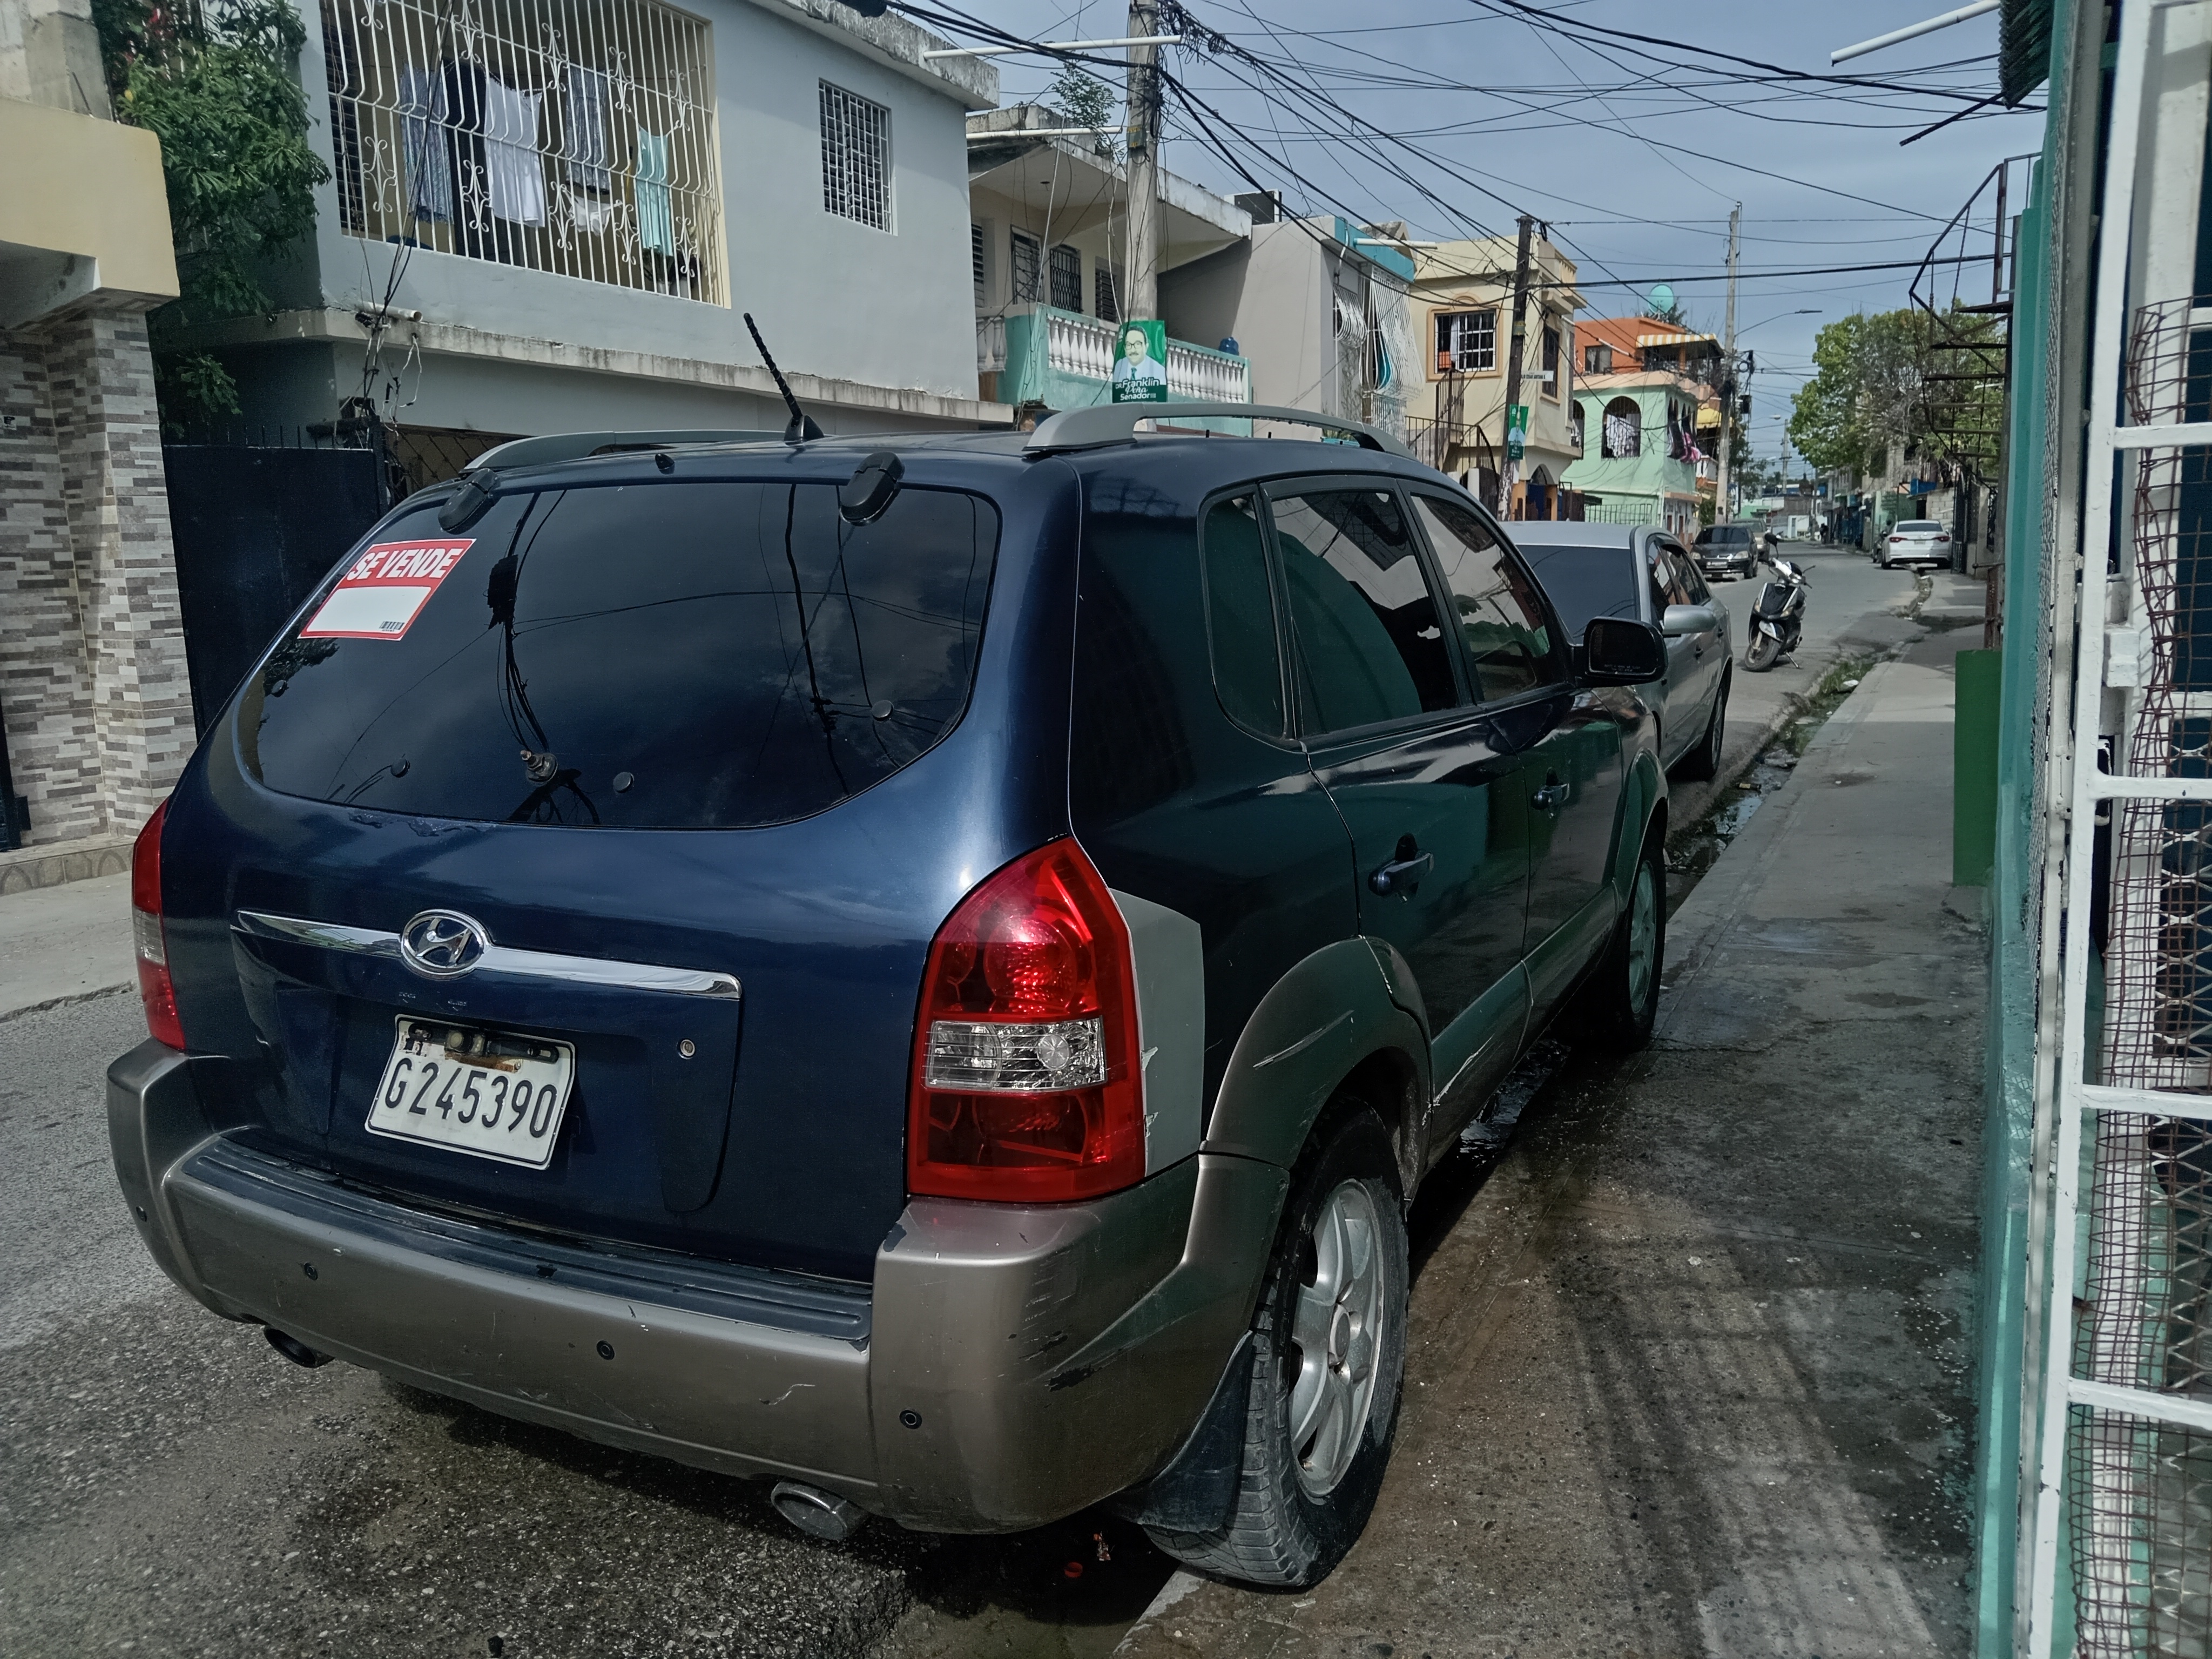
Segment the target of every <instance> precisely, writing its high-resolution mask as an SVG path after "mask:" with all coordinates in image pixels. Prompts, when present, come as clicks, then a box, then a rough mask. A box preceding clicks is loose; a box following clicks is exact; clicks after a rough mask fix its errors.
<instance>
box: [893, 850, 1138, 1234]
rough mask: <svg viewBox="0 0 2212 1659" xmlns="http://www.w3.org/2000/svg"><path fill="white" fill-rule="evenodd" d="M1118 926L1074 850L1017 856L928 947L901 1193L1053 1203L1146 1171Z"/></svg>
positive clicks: (1133, 1006)
mask: <svg viewBox="0 0 2212 1659" xmlns="http://www.w3.org/2000/svg"><path fill="white" fill-rule="evenodd" d="M1137 1038H1138V1032H1137V987H1136V976H1135V972H1134V969H1133V967H1132V964H1131V959H1130V955H1129V930H1128V927H1127V924H1125V923H1124V922H1123V921H1122V920H1121V910H1120V908H1118V907H1117V906H1116V905H1115V902H1114V898H1113V895H1112V894H1110V893H1109V892H1108V891H1107V890H1106V884H1105V882H1104V881H1103V879H1101V878H1100V877H1099V874H1098V872H1097V870H1095V869H1093V868H1092V867H1091V860H1089V859H1087V858H1085V857H1084V855H1083V850H1082V848H1079V847H1078V846H1077V845H1076V844H1075V843H1074V842H1073V841H1056V842H1051V843H1050V844H1048V845H1047V846H1044V847H1041V848H1037V850H1036V852H1034V853H1030V854H1025V855H1024V856H1023V857H1021V858H1018V859H1016V860H1014V861H1013V862H1012V864H1009V865H1008V866H1006V868H1004V869H1003V870H1000V872H998V873H997V874H995V875H994V876H992V877H990V878H988V879H987V880H986V881H984V882H983V883H982V884H981V885H979V886H977V887H976V888H975V890H974V891H973V892H971V893H969V895H968V896H967V897H966V898H964V899H963V900H962V901H961V902H960V904H959V906H958V908H956V909H955V910H954V911H953V912H952V915H951V916H950V917H948V918H947V919H946V921H945V926H944V927H941V928H939V930H938V933H937V938H936V939H935V941H934V942H933V944H932V945H930V947H929V965H928V968H927V970H926V971H925V973H924V975H923V978H922V987H921V1018H920V1019H919V1020H917V1021H916V1022H915V1044H914V1071H913V1079H912V1082H911V1085H910V1086H909V1089H908V1103H907V1140H906V1171H907V1188H908V1191H910V1192H914V1193H917V1194H927V1195H928V1196H931V1197H936V1198H980V1199H993V1200H1000V1201H1002V1202H1010V1203H1054V1202H1059V1201H1064V1200H1069V1199H1079V1198H1092V1197H1096V1196H1097V1194H1101V1193H1110V1192H1114V1191H1116V1190H1118V1189H1119V1188H1123V1187H1128V1186H1133V1185H1134V1184H1135V1183H1136V1182H1139V1181H1140V1180H1142V1179H1143V1178H1144V1174H1145V1084H1144V1068H1143V1066H1142V1065H1141V1064H1140V1063H1139V1055H1138V1047H1137Z"/></svg>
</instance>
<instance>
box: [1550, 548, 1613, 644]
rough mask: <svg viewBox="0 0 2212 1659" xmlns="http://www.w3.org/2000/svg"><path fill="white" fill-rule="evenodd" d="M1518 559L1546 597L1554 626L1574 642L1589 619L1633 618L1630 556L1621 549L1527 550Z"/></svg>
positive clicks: (1580, 636) (1586, 626) (1580, 635)
mask: <svg viewBox="0 0 2212 1659" xmlns="http://www.w3.org/2000/svg"><path fill="white" fill-rule="evenodd" d="M1521 555H1522V557H1523V558H1525V559H1527V560H1528V568H1530V569H1531V570H1533V571H1534V572H1535V573H1536V580H1537V582H1538V584H1539V585H1540V586H1541V587H1542V588H1543V590H1544V591H1545V592H1547V593H1548V594H1550V595H1551V596H1552V605H1553V608H1554V609H1555V610H1557V611H1559V626H1560V627H1561V628H1563V629H1565V630H1566V635H1567V637H1568V638H1569V639H1570V640H1579V639H1581V638H1582V636H1583V629H1587V628H1588V627H1589V625H1590V618H1592V617H1627V618H1628V620H1629V621H1631V622H1635V621H1636V620H1638V613H1637V604H1636V557H1635V555H1633V554H1632V553H1631V552H1630V551H1629V550H1627V549H1626V548H1625V547H1547V546H1544V545H1542V544H1538V545H1536V546H1534V547H1531V546H1528V545H1527V544H1523V545H1522V549H1521Z"/></svg>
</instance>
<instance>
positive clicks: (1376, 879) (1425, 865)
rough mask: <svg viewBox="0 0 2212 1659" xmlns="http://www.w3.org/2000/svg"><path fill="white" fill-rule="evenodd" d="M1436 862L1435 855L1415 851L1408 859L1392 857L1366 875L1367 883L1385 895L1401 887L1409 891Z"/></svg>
mask: <svg viewBox="0 0 2212 1659" xmlns="http://www.w3.org/2000/svg"><path fill="white" fill-rule="evenodd" d="M1436 862H1437V855H1436V854H1433V853H1417V854H1414V855H1413V857H1412V858H1409V859H1394V860H1391V861H1390V862H1389V863H1388V864H1386V865H1384V866H1383V867H1382V868H1381V869H1379V870H1377V871H1376V872H1375V873H1374V874H1373V875H1371V876H1370V877H1368V878H1367V884H1368V885H1369V886H1370V887H1371V888H1373V889H1374V890H1376V892H1378V893H1381V894H1383V895H1385V896H1388V895H1389V894H1392V893H1395V892H1397V891H1398V890H1401V888H1402V889H1403V890H1405V891H1407V892H1408V893H1410V892H1412V891H1413V890H1414V889H1415V888H1416V887H1419V885H1420V884H1421V878H1422V877H1423V876H1425V875H1426V874H1428V873H1429V872H1430V871H1431V870H1432V869H1434V868H1435V867H1436Z"/></svg>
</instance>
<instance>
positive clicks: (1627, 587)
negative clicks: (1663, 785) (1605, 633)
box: [1511, 520, 1733, 779]
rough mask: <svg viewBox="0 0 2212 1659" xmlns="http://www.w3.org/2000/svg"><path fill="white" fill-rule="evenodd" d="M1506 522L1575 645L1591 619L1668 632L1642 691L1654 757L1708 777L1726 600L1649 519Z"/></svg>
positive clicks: (1724, 652) (1724, 718)
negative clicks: (1624, 620)
mask: <svg viewBox="0 0 2212 1659" xmlns="http://www.w3.org/2000/svg"><path fill="white" fill-rule="evenodd" d="M1511 528H1512V533H1513V541H1514V544H1515V545H1516V546H1517V547H1518V548H1519V549H1520V550H1521V552H1522V556H1524V557H1526V558H1527V560H1528V563H1529V565H1530V567H1531V568H1533V569H1534V571H1535V573H1536V580H1538V581H1539V582H1541V584H1542V585H1543V588H1544V591H1545V592H1547V593H1548V594H1549V595H1551V599H1552V603H1553V605H1556V606H1557V607H1559V622H1560V625H1561V626H1562V627H1564V628H1565V629H1566V634H1567V638H1568V639H1569V640H1570V641H1571V642H1573V643H1574V644H1575V645H1577V646H1579V645H1580V644H1581V643H1582V637H1583V629H1584V628H1586V627H1588V626H1589V622H1590V619H1591V618H1592V617H1629V618H1632V619H1633V620H1635V621H1638V622H1646V623H1651V624H1653V625H1654V626H1656V628H1657V629H1659V631H1660V632H1661V633H1662V634H1663V635H1666V636H1667V677H1666V678H1665V679H1664V680H1663V681H1662V682H1661V683H1660V684H1656V685H1654V686H1651V687H1650V688H1649V689H1648V690H1646V692H1645V694H1644V695H1645V696H1646V697H1647V698H1648V699H1649V700H1650V701H1651V702H1656V703H1658V704H1659V705H1660V707H1659V754H1660V759H1661V761H1662V763H1663V764H1664V765H1666V766H1667V767H1668V769H1670V770H1673V771H1674V773H1675V774H1676V775H1678V776H1680V777H1683V778H1686V779H1701V778H1710V777H1711V776H1712V775H1714V774H1715V773H1717V771H1718V770H1719V769H1720V759H1721V742H1722V738H1723V731H1724V729H1725V727H1726V726H1727V725H1728V698H1729V658H1730V653H1731V651H1732V649H1733V647H1732V642H1731V641H1730V639H1729V613H1728V607H1727V606H1726V605H1723V604H1722V603H1721V601H1720V600H1719V599H1717V598H1716V597H1715V596H1714V594H1713V592H1712V591H1711V589H1710V588H1708V587H1707V586H1705V578H1704V576H1703V575H1701V574H1699V569H1698V562H1697V560H1695V559H1694V558H1692V556H1691V555H1690V553H1689V550H1687V549H1686V548H1685V547H1684V546H1683V545H1682V544H1681V543H1680V542H1679V541H1677V540H1676V539H1675V538H1674V537H1673V536H1671V535H1669V534H1668V533H1667V532H1665V531H1664V530H1662V529H1660V528H1659V527H1658V526H1656V525H1617V524H1580V523H1575V522H1572V521H1570V520H1545V521H1530V522H1528V523H1525V524H1516V525H1514V526H1511ZM1662 699H1663V701H1662Z"/></svg>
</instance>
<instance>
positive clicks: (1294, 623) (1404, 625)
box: [1271, 489, 1459, 732]
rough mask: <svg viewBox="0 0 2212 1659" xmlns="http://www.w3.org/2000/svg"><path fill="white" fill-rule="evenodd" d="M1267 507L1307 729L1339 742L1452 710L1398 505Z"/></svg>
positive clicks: (1280, 501)
mask: <svg viewBox="0 0 2212 1659" xmlns="http://www.w3.org/2000/svg"><path fill="white" fill-rule="evenodd" d="M1271 505H1272V507H1273V513H1274V520H1275V536H1276V541H1277V544H1278V545H1279V547H1280V549H1281V551H1282V564H1283V576H1284V582H1283V586H1284V591H1285V595H1286V597H1287V598H1288V599H1289V602H1290V613H1291V636H1292V638H1293V640H1294V641H1296V646H1297V684H1298V716H1299V720H1300V722H1301V724H1302V725H1303V726H1304V730H1305V731H1306V732H1341V731H1345V730H1347V729H1349V728H1350V727H1352V726H1371V725H1373V724H1374V723H1375V722H1376V721H1378V720H1401V719H1403V718H1405V717H1406V716H1407V715H1409V714H1422V713H1424V712H1425V711H1430V710H1434V709H1440V708H1451V707H1452V706H1453V705H1454V704H1455V703H1456V702H1458V701H1459V688H1458V686H1457V685H1456V684H1455V682H1454V680H1453V678H1452V669H1451V656H1450V653H1449V647H1447V646H1446V645H1445V643H1444V635H1443V627H1442V625H1441V624H1440V623H1438V621H1437V605H1436V600H1435V599H1434V597H1433V596H1432V595H1431V593H1430V592H1429V585H1428V581H1427V579H1426V578H1425V576H1424V575H1423V574H1421V561H1420V558H1419V555H1418V554H1417V553H1416V552H1415V551H1414V550H1413V534H1412V532H1410V531H1409V530H1408V529H1407V525H1406V519H1405V515H1404V513H1401V512H1400V511H1399V508H1398V498H1397V496H1396V495H1395V494H1394V493H1393V492H1391V491H1389V490H1387V489H1334V490H1314V491H1310V492H1307V493H1304V494H1301V495H1284V496H1278V497H1276V498H1275V499H1274V501H1273V502H1272V503H1271Z"/></svg>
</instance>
